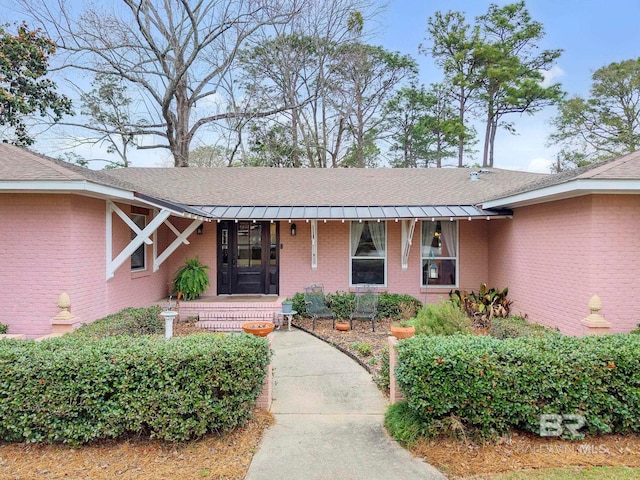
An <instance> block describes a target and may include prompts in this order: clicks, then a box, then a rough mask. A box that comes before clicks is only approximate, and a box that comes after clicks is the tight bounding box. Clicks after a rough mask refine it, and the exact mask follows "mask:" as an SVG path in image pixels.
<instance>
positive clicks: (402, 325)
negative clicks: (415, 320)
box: [391, 320, 416, 340]
mask: <svg viewBox="0 0 640 480" xmlns="http://www.w3.org/2000/svg"><path fill="white" fill-rule="evenodd" d="M415 333H416V329H415V327H414V326H413V325H412V324H411V322H410V321H409V320H403V321H401V322H394V323H392V324H391V335H393V336H394V337H396V338H397V339H398V340H401V339H403V338H410V337H413V335H414V334H415Z"/></svg>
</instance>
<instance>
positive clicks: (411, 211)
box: [0, 144, 546, 218]
mask: <svg viewBox="0 0 640 480" xmlns="http://www.w3.org/2000/svg"><path fill="white" fill-rule="evenodd" d="M472 171H473V170H472V169H457V168H456V169H452V168H445V169H434V168H429V169H311V168H303V169H292V168H289V169H287V168H260V167H256V168H123V169H118V170H105V171H95V170H89V169H86V168H82V167H78V166H76V165H71V164H69V163H67V162H63V161H60V160H55V159H51V158H48V157H45V156H43V155H39V154H35V153H33V152H30V151H28V150H25V149H22V148H19V147H15V146H13V145H8V144H0V181H18V182H20V181H77V182H86V181H88V182H92V183H95V184H98V185H105V186H109V187H114V188H118V189H122V190H125V191H129V192H135V195H136V196H137V197H138V198H142V197H150V198H151V199H162V200H165V201H167V202H171V203H172V204H173V205H174V206H176V205H177V206H182V207H184V208H185V210H186V211H188V212H191V213H195V214H197V215H202V214H203V212H204V214H205V215H207V214H209V215H211V216H213V217H220V216H225V217H226V216H228V214H230V213H229V212H230V211H231V210H233V209H235V210H238V211H240V210H242V211H243V212H246V211H247V210H246V209H242V207H260V208H258V209H253V210H252V212H253V213H251V215H253V216H255V215H258V213H260V212H263V215H266V216H265V217H264V218H267V217H269V216H270V215H271V216H270V217H269V218H280V216H282V215H284V217H283V218H289V217H291V216H292V215H293V214H294V209H296V210H295V211H296V212H299V211H300V210H299V209H300V208H303V209H304V211H305V215H304V216H305V218H334V216H335V215H333V214H334V213H335V214H336V215H337V217H336V218H338V217H342V218H345V217H344V216H348V215H347V214H348V213H349V212H350V211H351V210H349V212H347V210H346V209H344V208H342V207H349V209H356V208H360V209H361V210H362V211H358V212H357V216H358V217H362V216H363V215H364V216H366V215H370V216H373V217H401V218H409V217H423V216H438V217H443V216H444V217H448V216H482V215H485V214H486V215H489V214H493V213H491V212H485V211H483V210H481V209H479V208H476V207H474V205H477V204H478V203H480V202H482V201H484V200H487V199H491V198H495V197H497V196H500V195H501V194H502V193H503V192H506V191H508V190H512V189H514V188H523V187H524V186H526V185H529V184H531V183H532V182H536V181H538V180H539V179H540V178H541V177H546V176H545V175H541V174H532V173H526V172H516V171H510V170H500V169H487V170H483V171H482V172H483V173H480V175H479V176H478V177H479V178H478V180H477V181H472V180H471V179H470V173H471V172H472ZM187 206H192V207H195V208H192V209H189V208H188V207H187ZM228 207H232V208H231V209H229V208H228ZM269 207H271V209H270V210H268V208H269ZM330 207H333V208H330ZM380 207H388V208H386V209H381V208H380ZM461 207H464V208H461ZM273 208H278V215H276V216H273V212H274V210H273ZM221 209H223V210H225V213H223V214H220V212H221V211H222V210H221ZM235 210H234V211H235ZM267 212H268V214H267ZM287 212H289V213H287ZM313 212H315V214H314V213H313ZM340 212H342V213H340ZM367 212H368V213H367ZM381 212H382V213H381ZM294 216H295V215H294ZM251 218H253V217H251ZM362 218H364V217H362Z"/></svg>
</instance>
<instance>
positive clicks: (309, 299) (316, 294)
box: [304, 284, 336, 330]
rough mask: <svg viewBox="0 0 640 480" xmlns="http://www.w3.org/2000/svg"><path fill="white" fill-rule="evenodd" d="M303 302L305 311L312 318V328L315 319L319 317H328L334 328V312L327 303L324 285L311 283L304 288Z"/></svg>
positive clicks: (314, 325)
mask: <svg viewBox="0 0 640 480" xmlns="http://www.w3.org/2000/svg"><path fill="white" fill-rule="evenodd" d="M304 303H305V305H306V307H307V313H308V314H309V316H310V317H311V319H312V320H313V322H312V326H313V330H315V329H316V320H317V319H319V318H330V319H331V320H332V322H333V323H332V326H333V328H336V314H335V313H333V312H332V311H331V309H330V308H329V306H328V305H327V297H326V296H325V295H324V286H323V285H321V284H313V285H309V286H307V287H305V288H304Z"/></svg>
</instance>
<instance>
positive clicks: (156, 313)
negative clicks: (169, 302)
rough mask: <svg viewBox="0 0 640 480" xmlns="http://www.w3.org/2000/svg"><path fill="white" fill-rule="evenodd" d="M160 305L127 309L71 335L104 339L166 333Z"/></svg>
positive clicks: (79, 329) (89, 324)
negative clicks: (115, 336)
mask: <svg viewBox="0 0 640 480" xmlns="http://www.w3.org/2000/svg"><path fill="white" fill-rule="evenodd" d="M161 311H162V309H161V308H160V306H158V305H154V306H152V307H147V308H125V309H124V310H121V311H119V312H117V313H113V314H111V315H108V316H106V317H104V318H101V319H100V320H96V321H95V322H93V323H87V324H85V325H83V326H82V327H80V328H78V329H77V330H75V331H74V332H73V333H71V334H69V335H72V336H79V337H93V338H102V337H109V336H113V335H154V334H161V333H164V320H163V319H162V317H161V316H160V312H161Z"/></svg>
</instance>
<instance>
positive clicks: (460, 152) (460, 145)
mask: <svg viewBox="0 0 640 480" xmlns="http://www.w3.org/2000/svg"><path fill="white" fill-rule="evenodd" d="M465 103H466V102H465V96H464V85H460V111H459V112H458V116H459V118H460V125H462V126H464V110H465ZM463 156H464V131H460V134H459V135H458V168H462V166H463V165H464V163H463V160H462V158H463Z"/></svg>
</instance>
